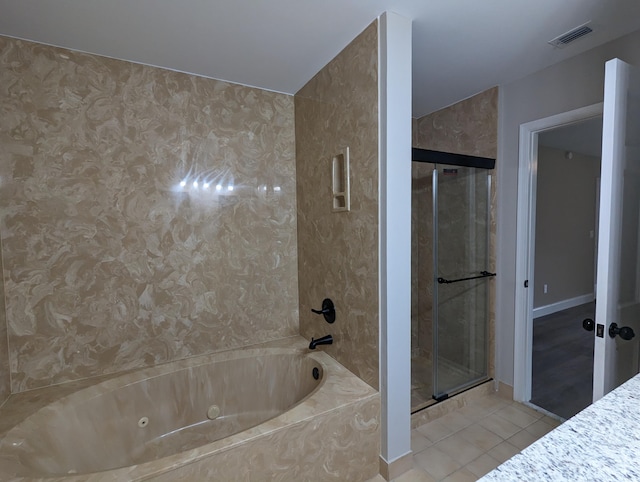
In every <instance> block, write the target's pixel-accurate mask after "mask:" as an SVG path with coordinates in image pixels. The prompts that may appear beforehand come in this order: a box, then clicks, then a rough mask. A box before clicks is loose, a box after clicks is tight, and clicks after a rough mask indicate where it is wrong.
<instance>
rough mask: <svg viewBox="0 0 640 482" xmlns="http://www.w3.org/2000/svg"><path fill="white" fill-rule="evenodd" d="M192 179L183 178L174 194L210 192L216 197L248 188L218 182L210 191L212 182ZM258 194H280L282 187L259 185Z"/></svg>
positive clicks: (175, 188)
mask: <svg viewBox="0 0 640 482" xmlns="http://www.w3.org/2000/svg"><path fill="white" fill-rule="evenodd" d="M191 179H193V178H189V177H185V178H183V179H182V180H181V181H180V182H179V183H178V184H177V185H176V186H175V187H174V188H173V191H174V192H181V193H194V194H195V193H206V192H210V193H212V194H217V195H225V194H230V193H236V192H238V191H242V190H245V189H244V188H247V187H248V186H243V185H236V184H234V182H233V181H228V182H218V183H217V184H215V187H214V188H213V189H212V185H213V182H212V181H209V180H205V181H202V180H199V178H196V179H194V180H193V181H192V180H191ZM257 190H258V192H262V193H280V192H282V187H281V186H280V185H274V184H260V185H258V186H257Z"/></svg>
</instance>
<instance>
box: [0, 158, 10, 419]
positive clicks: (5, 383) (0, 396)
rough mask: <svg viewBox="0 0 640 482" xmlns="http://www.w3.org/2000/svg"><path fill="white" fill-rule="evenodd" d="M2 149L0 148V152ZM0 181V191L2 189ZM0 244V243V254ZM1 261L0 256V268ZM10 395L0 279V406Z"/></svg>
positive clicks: (1, 281) (4, 312)
mask: <svg viewBox="0 0 640 482" xmlns="http://www.w3.org/2000/svg"><path fill="white" fill-rule="evenodd" d="M1 149H2V147H1V146H0V150H1ZM1 183H2V180H0V190H1V189H2V184H1ZM1 246H2V244H1V243H0V253H1V252H2V249H1ZM1 266H2V259H1V256H0V267H1ZM10 394H11V372H10V370H9V343H8V341H7V314H6V311H5V306H4V280H3V279H2V278H1V277H0V406H1V405H2V404H3V403H4V402H5V401H6V400H7V398H9V395H10Z"/></svg>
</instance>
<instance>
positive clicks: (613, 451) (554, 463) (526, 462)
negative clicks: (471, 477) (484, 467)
mask: <svg viewBox="0 0 640 482" xmlns="http://www.w3.org/2000/svg"><path fill="white" fill-rule="evenodd" d="M639 407H640V375H636V376H635V377H634V378H632V379H631V380H629V381H628V382H626V383H625V384H623V385H622V386H620V387H618V388H617V389H616V390H614V391H612V392H611V393H609V394H607V395H606V396H604V397H603V398H602V399H600V400H598V401H597V402H596V403H594V404H593V405H590V406H589V407H587V408H585V409H584V410H583V411H582V412H580V413H578V414H577V415H576V416H574V417H572V418H570V419H569V420H567V421H566V422H564V423H563V424H562V425H560V426H559V427H558V428H556V429H555V430H553V431H551V432H549V433H548V434H547V435H545V436H544V437H542V438H541V439H539V440H538V441H537V442H535V443H533V444H532V445H530V446H529V447H527V448H526V449H524V450H523V451H522V452H521V453H520V454H518V455H516V456H514V457H513V458H511V459H510V460H508V461H507V462H505V463H504V464H502V465H500V466H499V467H498V468H496V469H495V470H493V471H492V472H489V473H488V474H487V475H486V476H484V477H483V478H482V479H480V480H482V481H483V482H490V481H501V482H502V481H511V480H518V481H531V482H534V481H535V482H539V481H541V480H544V481H574V480H589V481H602V482H605V481H606V482H608V481H612V480H640V463H639V460H640V410H639Z"/></svg>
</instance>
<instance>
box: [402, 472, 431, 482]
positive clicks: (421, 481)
mask: <svg viewBox="0 0 640 482" xmlns="http://www.w3.org/2000/svg"><path fill="white" fill-rule="evenodd" d="M393 482H437V481H436V479H434V478H433V477H431V476H430V475H429V474H427V473H426V472H425V471H424V470H420V469H413V470H410V471H409V472H405V473H404V474H402V475H401V476H400V477H397V478H395V479H393Z"/></svg>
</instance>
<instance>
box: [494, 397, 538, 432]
mask: <svg viewBox="0 0 640 482" xmlns="http://www.w3.org/2000/svg"><path fill="white" fill-rule="evenodd" d="M495 414H496V415H497V416H498V417H501V418H503V419H505V420H507V421H509V422H511V423H513V424H514V425H517V426H518V427H520V428H525V427H528V426H529V425H531V424H532V423H533V422H535V421H536V420H539V419H541V418H542V417H543V416H544V415H543V414H542V413H539V412H536V411H535V410H531V409H529V408H527V407H525V406H524V405H520V404H517V403H514V404H512V405H509V406H508V407H505V408H502V409H500V410H498V411H497V412H495Z"/></svg>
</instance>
